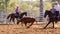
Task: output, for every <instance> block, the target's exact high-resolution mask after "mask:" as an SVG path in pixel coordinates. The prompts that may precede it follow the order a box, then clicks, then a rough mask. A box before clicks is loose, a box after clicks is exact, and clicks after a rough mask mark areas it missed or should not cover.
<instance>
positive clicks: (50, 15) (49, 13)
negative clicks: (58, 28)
mask: <svg viewBox="0 0 60 34" xmlns="http://www.w3.org/2000/svg"><path fill="white" fill-rule="evenodd" d="M56 13H57V14H56V15H58V14H59V12H58V11H56ZM47 15H48V17H49V22H48V24H47V25H46V26H45V27H44V29H45V28H46V27H47V26H48V25H49V24H50V23H51V22H52V23H53V28H54V22H55V23H57V21H58V19H57V18H58V17H55V16H56V15H55V14H54V13H52V12H51V11H49V10H46V11H45V14H44V17H46V16H47Z"/></svg>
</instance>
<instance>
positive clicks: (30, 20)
mask: <svg viewBox="0 0 60 34" xmlns="http://www.w3.org/2000/svg"><path fill="white" fill-rule="evenodd" d="M19 22H21V24H23V23H24V24H25V26H27V23H31V24H30V25H29V26H28V27H27V28H29V27H30V26H32V24H33V23H34V22H36V20H35V18H30V17H24V18H22V19H21V20H19V21H18V22H17V24H19Z"/></svg>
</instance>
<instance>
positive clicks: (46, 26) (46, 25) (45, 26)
mask: <svg viewBox="0 0 60 34" xmlns="http://www.w3.org/2000/svg"><path fill="white" fill-rule="evenodd" d="M50 23H51V21H49V22H48V24H47V25H46V26H45V27H44V29H45V28H46V27H47V26H48V25H49V24H50Z"/></svg>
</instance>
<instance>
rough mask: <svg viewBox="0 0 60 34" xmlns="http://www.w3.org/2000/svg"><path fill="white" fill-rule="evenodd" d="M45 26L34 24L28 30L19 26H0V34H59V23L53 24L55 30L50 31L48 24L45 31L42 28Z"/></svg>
mask: <svg viewBox="0 0 60 34" xmlns="http://www.w3.org/2000/svg"><path fill="white" fill-rule="evenodd" d="M45 25H46V24H45V23H44V24H34V25H32V26H31V27H30V28H29V29H27V28H26V27H25V26H21V24H19V25H16V24H10V25H7V24H6V25H0V34H60V23H57V24H55V28H54V29H52V28H51V27H52V24H50V25H49V26H48V27H47V28H46V29H43V27H44V26H45Z"/></svg>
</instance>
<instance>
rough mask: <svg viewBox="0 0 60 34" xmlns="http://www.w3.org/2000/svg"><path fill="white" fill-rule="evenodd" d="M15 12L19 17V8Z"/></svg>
mask: <svg viewBox="0 0 60 34" xmlns="http://www.w3.org/2000/svg"><path fill="white" fill-rule="evenodd" d="M15 12H16V14H17V15H18V16H19V7H16V9H15Z"/></svg>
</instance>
